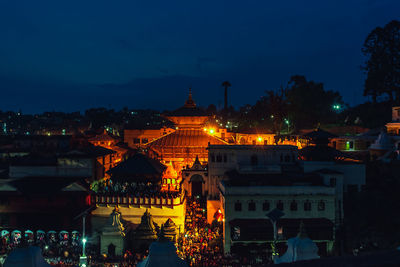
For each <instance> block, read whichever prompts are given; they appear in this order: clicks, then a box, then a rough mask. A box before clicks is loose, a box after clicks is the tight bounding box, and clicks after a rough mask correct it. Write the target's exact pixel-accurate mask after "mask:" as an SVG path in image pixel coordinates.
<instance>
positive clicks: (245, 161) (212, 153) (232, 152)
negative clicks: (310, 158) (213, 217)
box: [204, 145, 298, 199]
mask: <svg viewBox="0 0 400 267" xmlns="http://www.w3.org/2000/svg"><path fill="white" fill-rule="evenodd" d="M208 151H209V153H208V177H206V178H205V180H206V182H205V185H204V186H205V188H204V191H205V192H206V195H208V198H209V199H215V198H218V197H219V191H218V187H217V185H218V183H219V181H221V180H222V179H223V178H224V175H225V172H226V171H230V170H237V171H239V172H241V173H281V172H282V171H284V170H288V169H296V168H297V162H298V160H297V158H298V154H297V147H295V146H290V145H210V146H209V147H208Z"/></svg>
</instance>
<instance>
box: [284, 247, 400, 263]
mask: <svg viewBox="0 0 400 267" xmlns="http://www.w3.org/2000/svg"><path fill="white" fill-rule="evenodd" d="M277 266H280V267H285V266H288V267H289V266H290V267H300V266H304V267H317V266H318V267H337V266H341V267H352V266H400V251H399V250H391V251H377V252H369V253H365V254H361V255H359V256H342V257H330V258H322V259H318V260H311V261H300V262H294V263H285V264H279V265H277Z"/></svg>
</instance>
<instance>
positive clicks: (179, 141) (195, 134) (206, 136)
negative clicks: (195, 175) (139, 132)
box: [147, 91, 228, 172]
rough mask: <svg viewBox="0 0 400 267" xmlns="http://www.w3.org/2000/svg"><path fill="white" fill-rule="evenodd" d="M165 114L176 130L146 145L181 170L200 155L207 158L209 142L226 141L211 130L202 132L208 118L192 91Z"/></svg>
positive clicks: (218, 143)
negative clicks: (176, 106) (185, 98)
mask: <svg viewBox="0 0 400 267" xmlns="http://www.w3.org/2000/svg"><path fill="white" fill-rule="evenodd" d="M164 116H165V117H166V118H167V119H168V120H170V121H172V122H173V123H174V124H175V127H176V130H175V131H174V132H171V133H169V134H166V135H164V136H162V137H160V138H158V139H156V140H153V141H152V142H149V143H148V144H147V147H148V148H149V149H150V150H152V151H154V152H155V153H156V154H158V155H159V157H160V158H161V159H162V160H163V161H164V162H166V163H170V162H171V163H172V164H173V167H174V169H175V170H176V171H178V172H180V171H181V169H182V168H183V167H184V166H187V165H192V164H193V162H194V161H195V159H196V156H198V157H199V159H200V161H202V162H207V161H208V152H207V147H208V145H210V144H211V145H224V144H228V143H227V142H226V141H224V140H223V139H221V138H219V137H217V136H216V135H215V132H214V131H211V132H210V131H205V129H204V126H205V124H206V122H207V121H208V120H209V119H210V116H208V115H207V114H206V112H205V111H204V110H203V109H201V108H199V107H197V106H196V103H195V102H194V100H193V98H192V93H191V91H190V92H189V97H188V99H187V100H186V102H185V104H184V105H183V106H182V107H180V108H178V109H176V110H174V111H171V112H167V113H165V114H164Z"/></svg>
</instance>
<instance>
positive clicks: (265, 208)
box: [263, 201, 270, 211]
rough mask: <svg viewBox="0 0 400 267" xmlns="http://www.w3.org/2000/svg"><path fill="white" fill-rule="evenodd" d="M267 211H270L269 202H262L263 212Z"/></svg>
mask: <svg viewBox="0 0 400 267" xmlns="http://www.w3.org/2000/svg"><path fill="white" fill-rule="evenodd" d="M269 209H270V206H269V202H268V201H264V203H263V211H267V210H269Z"/></svg>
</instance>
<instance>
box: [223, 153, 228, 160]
mask: <svg viewBox="0 0 400 267" xmlns="http://www.w3.org/2000/svg"><path fill="white" fill-rule="evenodd" d="M227 161H228V157H227V156H226V154H224V162H227Z"/></svg>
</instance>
